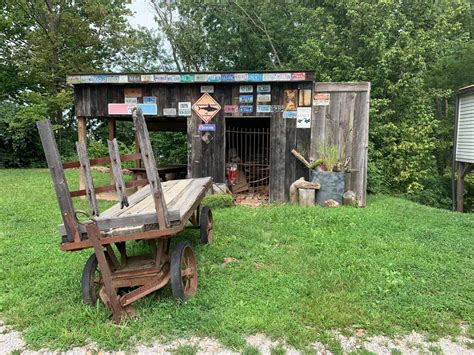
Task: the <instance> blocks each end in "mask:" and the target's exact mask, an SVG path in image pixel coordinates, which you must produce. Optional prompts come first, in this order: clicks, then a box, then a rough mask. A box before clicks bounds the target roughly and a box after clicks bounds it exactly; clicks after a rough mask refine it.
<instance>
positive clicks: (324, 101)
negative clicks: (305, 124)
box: [313, 92, 331, 106]
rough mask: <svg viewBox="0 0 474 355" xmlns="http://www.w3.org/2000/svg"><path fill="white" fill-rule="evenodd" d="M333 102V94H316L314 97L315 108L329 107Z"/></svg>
mask: <svg viewBox="0 0 474 355" xmlns="http://www.w3.org/2000/svg"><path fill="white" fill-rule="evenodd" d="M330 101H331V94H330V93H326V92H324V93H323V92H320V93H315V94H314V97H313V106H328V105H329V102H330Z"/></svg>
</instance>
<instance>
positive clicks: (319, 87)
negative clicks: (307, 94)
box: [314, 82, 370, 92]
mask: <svg viewBox="0 0 474 355" xmlns="http://www.w3.org/2000/svg"><path fill="white" fill-rule="evenodd" d="M368 90H370V83H369V82H356V83H316V84H315V86H314V91H315V92H357V91H362V92H364V91H368Z"/></svg>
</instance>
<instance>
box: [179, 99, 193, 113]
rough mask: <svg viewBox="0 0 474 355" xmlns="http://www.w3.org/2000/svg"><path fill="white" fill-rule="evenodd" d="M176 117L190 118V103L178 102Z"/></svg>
mask: <svg viewBox="0 0 474 355" xmlns="http://www.w3.org/2000/svg"><path fill="white" fill-rule="evenodd" d="M178 116H191V102H178Z"/></svg>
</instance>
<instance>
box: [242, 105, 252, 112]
mask: <svg viewBox="0 0 474 355" xmlns="http://www.w3.org/2000/svg"><path fill="white" fill-rule="evenodd" d="M239 112H241V113H252V112H253V106H252V105H240V106H239Z"/></svg>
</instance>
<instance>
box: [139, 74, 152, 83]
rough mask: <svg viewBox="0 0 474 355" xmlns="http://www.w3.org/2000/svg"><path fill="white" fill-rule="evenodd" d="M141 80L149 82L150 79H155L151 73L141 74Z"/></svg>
mask: <svg viewBox="0 0 474 355" xmlns="http://www.w3.org/2000/svg"><path fill="white" fill-rule="evenodd" d="M141 80H142V82H150V81H155V78H154V75H153V74H145V75H142V76H141Z"/></svg>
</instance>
